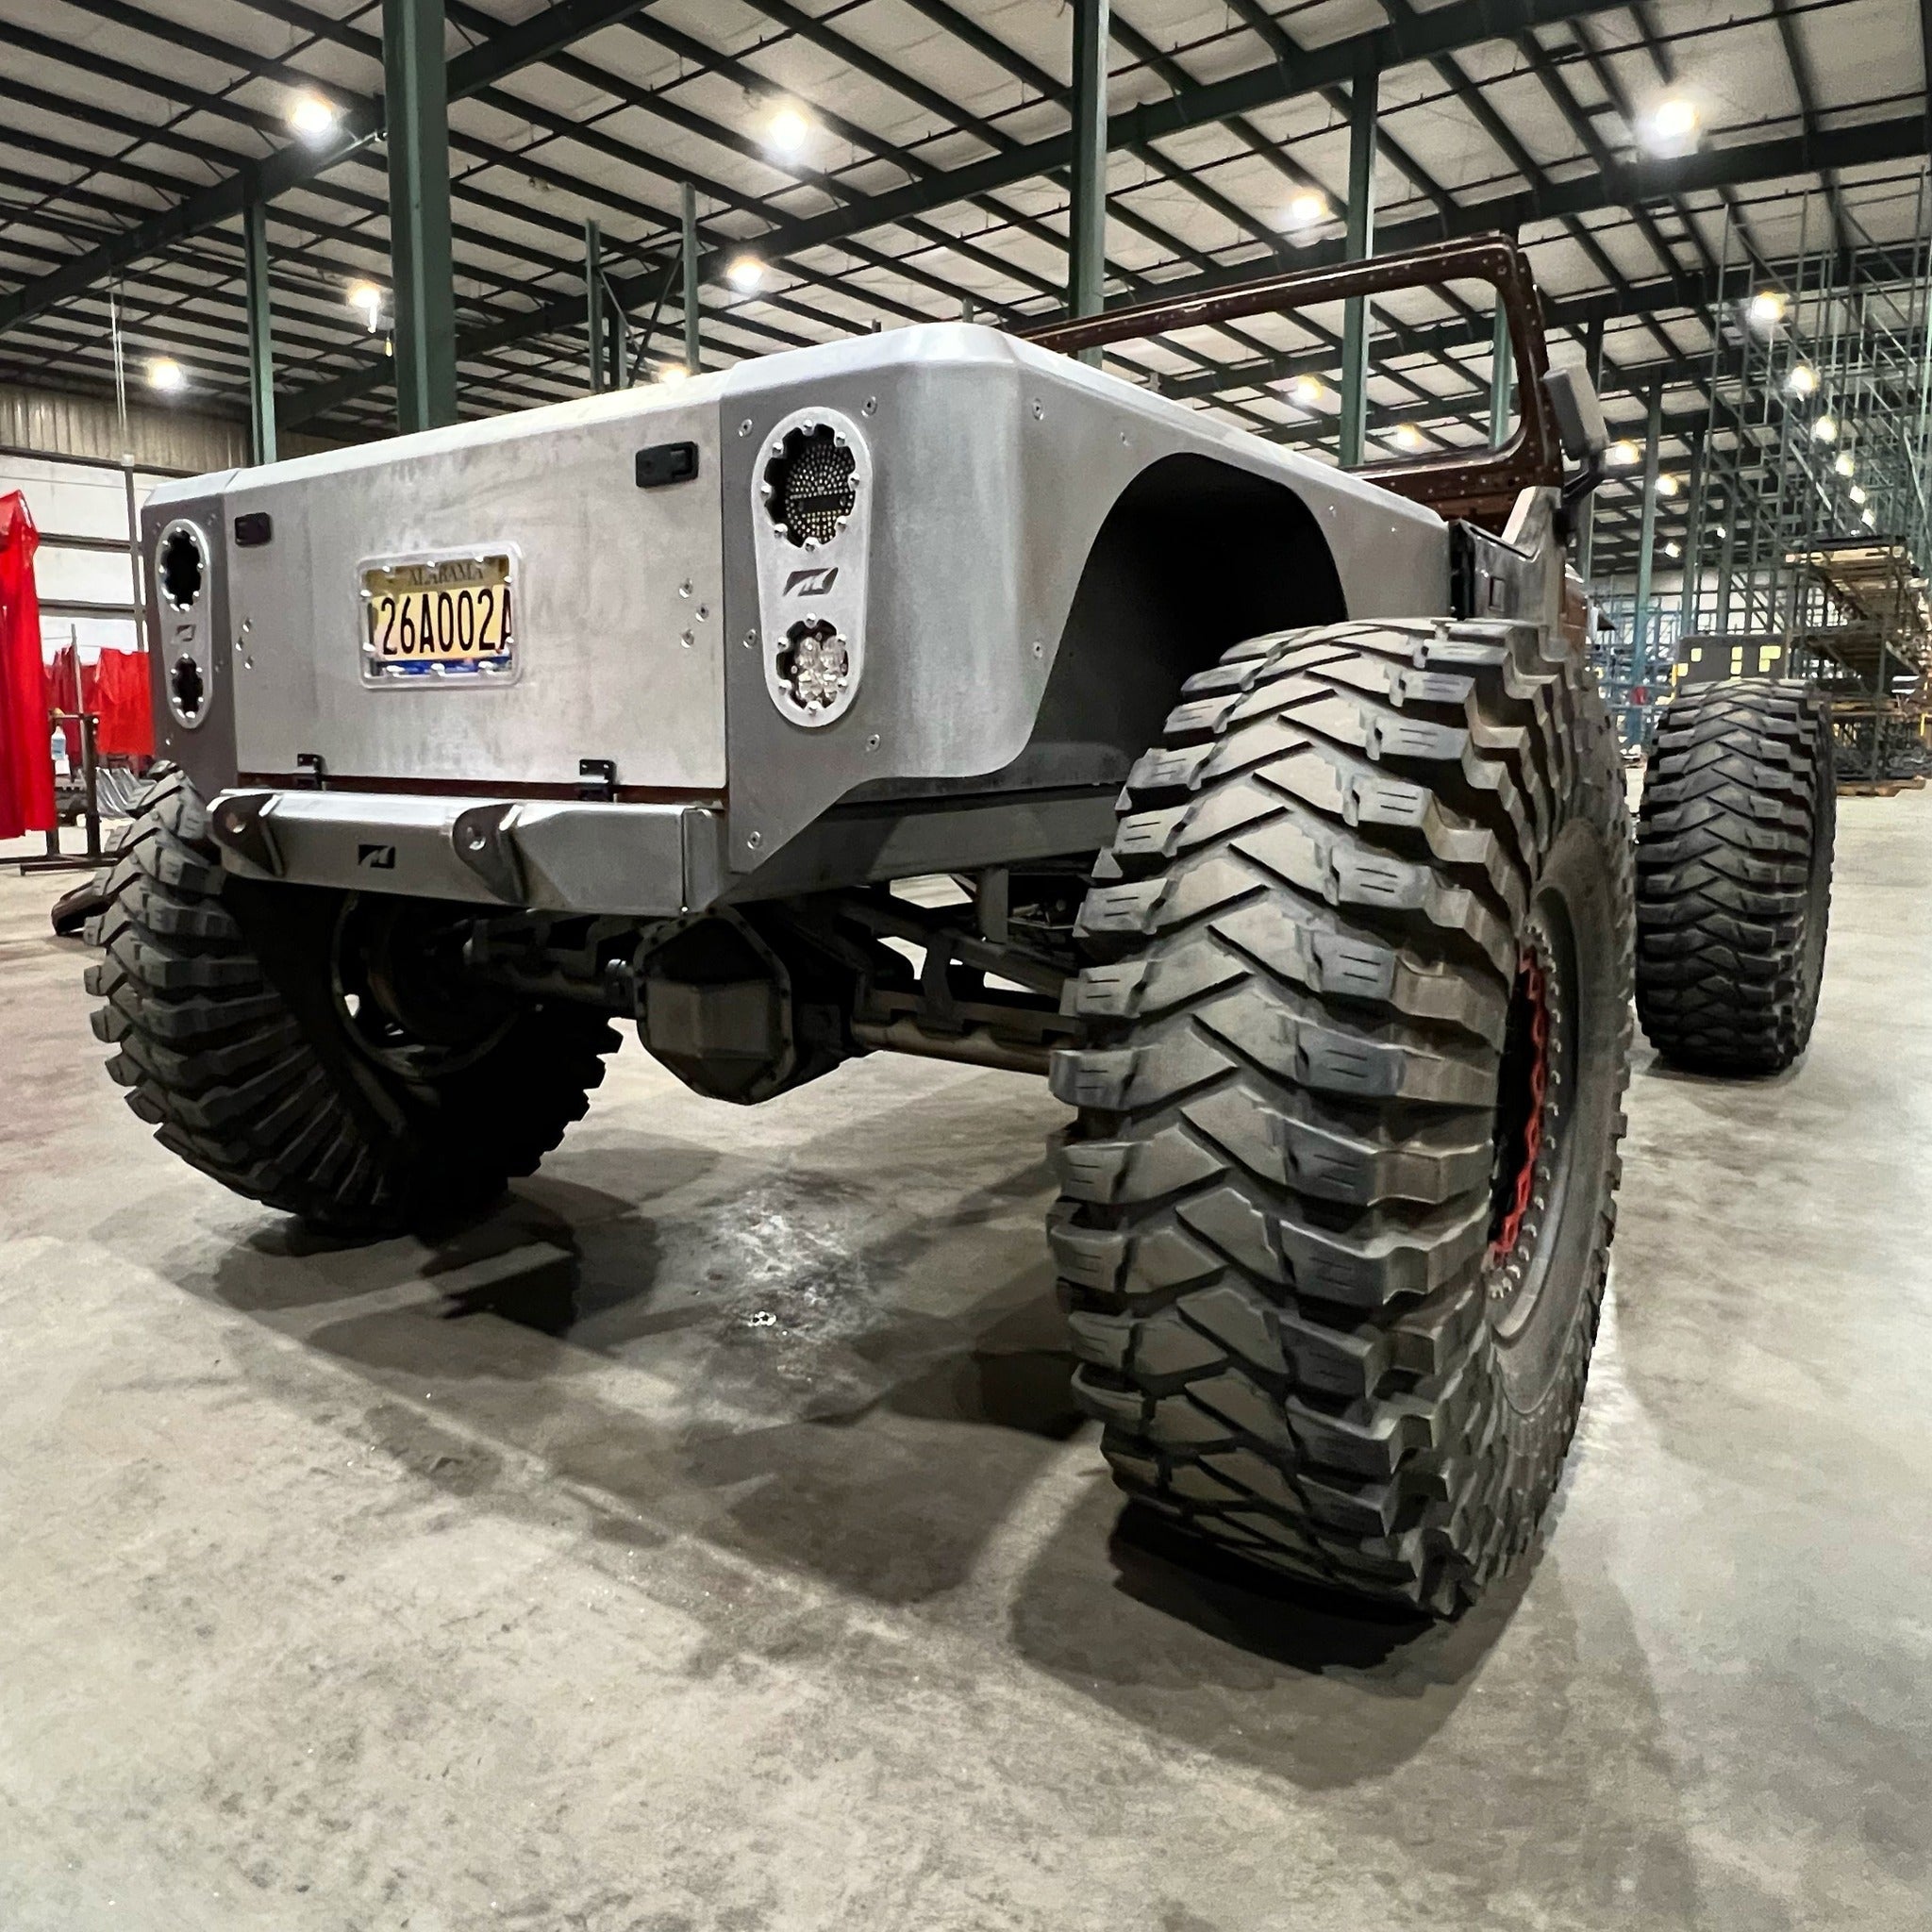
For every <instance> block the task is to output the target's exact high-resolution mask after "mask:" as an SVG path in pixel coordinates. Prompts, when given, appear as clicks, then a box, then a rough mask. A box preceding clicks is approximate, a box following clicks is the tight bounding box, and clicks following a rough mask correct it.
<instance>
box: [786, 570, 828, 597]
mask: <svg viewBox="0 0 1932 1932" xmlns="http://www.w3.org/2000/svg"><path fill="white" fill-rule="evenodd" d="M838 580H839V566H838V565H837V564H836V563H835V564H832V565H831V566H829V568H827V567H824V566H821V567H820V568H819V569H817V570H795V571H793V572H792V573H791V575H790V576H789V577H787V578H786V579H785V591H784V594H785V595H786V596H788V597H823V596H824V594H825V592H826V591H829V590H830V589H831V588H832V586H833V585H834V584H835V583H837V582H838Z"/></svg>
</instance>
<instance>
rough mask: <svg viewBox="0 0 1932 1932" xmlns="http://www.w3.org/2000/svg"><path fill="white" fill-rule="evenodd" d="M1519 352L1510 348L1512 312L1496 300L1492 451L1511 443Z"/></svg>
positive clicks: (1492, 331) (1492, 336) (1492, 354)
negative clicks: (1511, 402) (1511, 406)
mask: <svg viewBox="0 0 1932 1932" xmlns="http://www.w3.org/2000/svg"><path fill="white" fill-rule="evenodd" d="M1515 375H1516V352H1515V351H1514V350H1513V349H1512V348H1511V347H1510V346H1509V311H1508V310H1507V308H1504V307H1503V303H1502V299H1501V298H1500V297H1498V298H1497V302H1496V319H1495V321H1494V323H1493V324H1492V325H1491V328H1490V447H1491V449H1501V448H1502V447H1503V445H1504V444H1505V443H1506V442H1507V441H1509V398H1510V396H1511V395H1512V394H1513V393H1514V391H1515V388H1516V384H1515Z"/></svg>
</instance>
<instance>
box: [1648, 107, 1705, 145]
mask: <svg viewBox="0 0 1932 1932" xmlns="http://www.w3.org/2000/svg"><path fill="white" fill-rule="evenodd" d="M1702 118H1703V117H1702V116H1701V115H1700V114H1699V113H1698V111H1697V103H1696V102H1695V101H1693V100H1691V98H1690V97H1689V96H1688V95H1686V94H1671V95H1669V96H1667V97H1666V98H1665V99H1663V100H1661V101H1659V102H1658V103H1657V106H1656V107H1655V108H1652V109H1651V110H1650V113H1649V115H1648V116H1647V117H1646V119H1645V121H1644V123H1643V126H1642V130H1641V132H1642V136H1643V144H1644V146H1645V147H1647V148H1649V149H1650V151H1651V152H1652V153H1653V154H1659V155H1681V154H1687V153H1688V152H1689V151H1690V150H1691V148H1692V147H1694V146H1695V145H1696V142H1697V128H1698V124H1699V122H1700V121H1701V119H1702Z"/></svg>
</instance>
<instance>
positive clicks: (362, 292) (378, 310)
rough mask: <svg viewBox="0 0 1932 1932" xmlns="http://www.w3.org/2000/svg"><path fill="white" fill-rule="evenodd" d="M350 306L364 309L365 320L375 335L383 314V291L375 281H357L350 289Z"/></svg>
mask: <svg viewBox="0 0 1932 1932" xmlns="http://www.w3.org/2000/svg"><path fill="white" fill-rule="evenodd" d="M349 307H350V308H359V309H360V310H361V311H362V316H363V320H364V321H366V322H367V323H368V325H369V333H370V334H371V335H374V334H375V325H376V323H377V322H378V320H380V318H381V315H382V291H381V290H380V289H378V288H377V287H376V286H375V283H374V282H357V283H356V284H355V285H354V286H353V287H352V288H351V289H350V290H349Z"/></svg>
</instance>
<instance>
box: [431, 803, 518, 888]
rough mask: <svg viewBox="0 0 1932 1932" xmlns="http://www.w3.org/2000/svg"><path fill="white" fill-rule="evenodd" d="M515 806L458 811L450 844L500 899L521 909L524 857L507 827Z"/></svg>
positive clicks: (477, 807) (451, 830)
mask: <svg viewBox="0 0 1932 1932" xmlns="http://www.w3.org/2000/svg"><path fill="white" fill-rule="evenodd" d="M515 810H516V806H515V805H514V804H513V803H512V804H508V805H473V806H472V807H471V808H469V810H468V811H459V812H458V814H457V816H456V823H455V824H452V825H451V826H450V828H449V841H450V844H451V845H452V846H453V847H454V848H455V850H456V855H457V857H458V858H460V859H461V860H462V861H463V863H464V864H465V865H467V866H468V867H469V868H470V870H471V871H472V872H473V873H475V874H476V876H477V877H478V878H479V879H481V880H482V881H483V883H484V884H485V885H486V886H488V887H489V888H490V890H491V891H492V892H494V893H495V894H496V896H497V897H498V898H499V899H502V900H504V901H505V902H506V903H507V904H508V905H511V906H521V905H523V904H524V903H525V899H526V898H527V897H528V894H527V893H526V892H525V891H524V861H523V855H522V854H521V853H520V852H519V851H518V850H517V847H516V841H515V840H514V839H512V838H511V837H510V834H509V828H508V824H507V823H506V821H508V818H509V815H510V814H511V813H512V812H513V811H515Z"/></svg>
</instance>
